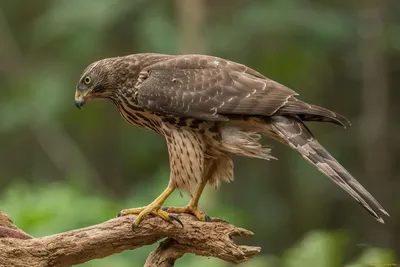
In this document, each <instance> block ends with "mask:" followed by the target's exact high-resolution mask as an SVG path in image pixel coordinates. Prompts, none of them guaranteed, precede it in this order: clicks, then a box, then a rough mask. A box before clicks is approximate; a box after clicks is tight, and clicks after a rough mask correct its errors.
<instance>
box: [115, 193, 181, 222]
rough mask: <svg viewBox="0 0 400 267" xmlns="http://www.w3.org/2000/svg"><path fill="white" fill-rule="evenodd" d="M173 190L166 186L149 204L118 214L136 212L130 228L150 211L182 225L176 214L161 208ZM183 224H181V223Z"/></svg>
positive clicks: (123, 214)
mask: <svg viewBox="0 0 400 267" xmlns="http://www.w3.org/2000/svg"><path fill="white" fill-rule="evenodd" d="M173 191H174V188H172V187H169V186H168V187H167V188H166V189H165V190H164V192H162V193H161V195H160V196H159V197H157V198H156V199H155V200H154V201H153V202H151V203H150V204H149V205H147V206H145V207H140V208H133V209H126V210H122V211H121V212H120V213H119V214H118V217H119V216H125V215H128V214H137V217H136V219H135V221H134V222H133V225H132V229H133V228H134V227H136V226H138V225H139V223H140V222H141V221H142V220H143V218H144V217H145V216H147V215H149V214H150V213H151V214H153V215H157V216H160V217H161V218H162V219H164V220H166V221H169V222H172V221H173V220H175V221H177V222H179V223H180V224H181V225H182V222H181V221H180V220H179V218H178V217H177V216H174V215H171V214H169V213H168V212H167V211H164V210H162V209H161V206H162V204H163V203H164V202H165V200H166V199H167V198H168V197H169V195H171V193H172V192H173ZM182 226H183V225H182Z"/></svg>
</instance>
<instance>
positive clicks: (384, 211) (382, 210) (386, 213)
mask: <svg viewBox="0 0 400 267" xmlns="http://www.w3.org/2000/svg"><path fill="white" fill-rule="evenodd" d="M379 210H380V211H381V212H382V213H383V214H385V215H386V216H388V217H390V215H389V213H388V212H387V211H386V210H384V209H379Z"/></svg>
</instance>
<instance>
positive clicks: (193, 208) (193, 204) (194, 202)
mask: <svg viewBox="0 0 400 267" xmlns="http://www.w3.org/2000/svg"><path fill="white" fill-rule="evenodd" d="M206 184H207V183H206V182H204V183H201V184H199V185H198V187H197V189H196V192H195V193H194V196H193V197H192V199H191V200H190V202H189V204H188V205H187V206H186V207H182V208H174V207H168V208H167V207H166V208H164V210H165V211H167V212H169V213H190V214H193V215H194V216H196V218H197V219H198V220H200V221H203V222H209V221H211V218H210V217H209V216H208V215H207V214H205V213H204V212H202V211H200V210H199V209H198V208H197V206H198V205H199V199H200V196H201V194H202V193H203V190H204V188H205V186H206Z"/></svg>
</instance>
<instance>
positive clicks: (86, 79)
mask: <svg viewBox="0 0 400 267" xmlns="http://www.w3.org/2000/svg"><path fill="white" fill-rule="evenodd" d="M83 82H84V83H85V84H86V85H89V84H91V83H92V78H91V77H90V76H86V77H85V78H84V79H83Z"/></svg>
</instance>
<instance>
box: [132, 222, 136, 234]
mask: <svg viewBox="0 0 400 267" xmlns="http://www.w3.org/2000/svg"><path fill="white" fill-rule="evenodd" d="M132 232H135V224H134V223H132Z"/></svg>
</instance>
